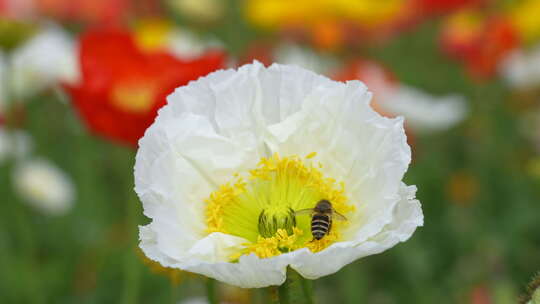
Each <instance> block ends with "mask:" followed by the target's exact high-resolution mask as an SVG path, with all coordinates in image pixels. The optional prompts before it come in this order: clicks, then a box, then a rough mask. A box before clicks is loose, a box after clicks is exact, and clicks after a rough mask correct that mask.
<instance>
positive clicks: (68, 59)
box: [11, 25, 79, 97]
mask: <svg viewBox="0 0 540 304" xmlns="http://www.w3.org/2000/svg"><path fill="white" fill-rule="evenodd" d="M11 59H12V66H11V71H12V73H11V75H12V79H11V88H12V90H13V93H14V94H15V96H18V97H23V96H27V95H29V94H31V93H34V92H36V91H37V90H40V89H43V88H45V87H47V86H50V85H53V84H56V83H58V82H61V81H62V82H67V83H73V82H76V81H77V79H78V77H79V76H78V64H77V56H76V48H75V45H74V42H73V41H72V39H71V38H70V37H69V36H68V34H67V33H66V32H64V31H63V30H62V29H61V28H60V27H58V26H55V25H49V26H47V27H46V28H45V29H44V30H42V31H41V32H40V33H38V34H37V35H36V36H34V37H32V38H31V39H30V40H29V41H28V42H26V43H25V44H24V45H22V46H20V47H19V48H17V49H16V50H14V52H13V56H12V58H11Z"/></svg>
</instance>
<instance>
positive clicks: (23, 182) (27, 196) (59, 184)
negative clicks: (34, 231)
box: [13, 159, 75, 215]
mask: <svg viewBox="0 0 540 304" xmlns="http://www.w3.org/2000/svg"><path fill="white" fill-rule="evenodd" d="M13 185H14V186H15V190H16V191H17V193H18V194H19V195H20V196H21V197H22V198H23V199H24V200H25V201H27V202H28V203H29V204H31V205H33V206H34V207H36V208H38V209H40V210H42V211H43V212H45V213H48V214H52V215H62V214H65V213H66V212H68V211H69V210H70V209H71V207H72V205H73V200H74V198H75V188H74V186H73V184H72V182H71V180H70V179H69V177H68V176H67V175H66V174H65V173H64V172H62V171H61V170H60V169H59V168H57V167H55V166H54V165H53V164H52V163H50V162H48V161H46V160H43V159H34V160H28V161H22V162H20V163H19V164H18V165H17V166H16V167H15V169H14V171H13Z"/></svg>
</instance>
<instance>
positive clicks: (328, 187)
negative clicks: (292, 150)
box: [205, 153, 354, 260]
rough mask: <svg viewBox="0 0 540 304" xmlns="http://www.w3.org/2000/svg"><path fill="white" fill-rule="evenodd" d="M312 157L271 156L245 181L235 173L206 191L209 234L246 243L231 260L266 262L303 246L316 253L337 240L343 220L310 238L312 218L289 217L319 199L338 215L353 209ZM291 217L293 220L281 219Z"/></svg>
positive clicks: (311, 155) (309, 206)
mask: <svg viewBox="0 0 540 304" xmlns="http://www.w3.org/2000/svg"><path fill="white" fill-rule="evenodd" d="M315 155H316V153H310V154H309V155H307V156H306V157H305V158H301V157H299V156H289V157H280V156H279V155H278V154H274V155H273V156H272V157H268V158H262V159H261V161H260V162H259V164H258V166H257V168H255V169H253V170H251V171H250V172H249V174H248V175H247V176H246V179H245V180H244V178H242V177H241V176H240V175H239V174H236V175H235V177H234V180H233V182H231V183H227V184H224V185H222V186H220V187H219V189H218V190H217V191H214V192H213V193H211V195H210V197H209V198H208V199H207V200H206V201H205V202H206V204H207V205H206V219H207V225H208V232H209V233H211V232H223V233H228V234H232V235H235V236H239V237H242V238H245V239H246V240H248V243H247V244H245V249H244V250H242V251H241V252H238V253H237V254H235V255H234V256H233V257H232V259H233V260H235V259H237V258H238V257H240V256H241V255H243V254H249V253H255V254H256V255H257V256H259V257H261V258H268V257H272V256H276V255H279V254H281V253H285V252H289V251H293V250H296V249H299V248H303V247H307V248H309V249H310V250H311V251H313V252H317V251H320V250H323V249H324V248H326V247H328V246H329V245H331V244H332V243H333V242H335V241H337V240H339V238H340V233H339V231H340V229H341V228H342V227H343V226H344V225H346V222H339V221H334V222H333V224H332V228H331V231H330V233H329V234H328V235H326V236H325V237H324V238H322V239H321V240H313V237H312V235H311V225H310V223H311V217H309V216H294V211H297V210H302V209H309V208H313V207H314V206H315V205H316V204H317V202H318V201H320V200H321V199H327V200H329V201H330V202H332V206H333V208H334V209H335V210H336V211H338V212H339V213H342V214H347V213H349V212H352V211H353V210H354V207H353V206H351V205H348V204H346V201H347V198H346V197H345V194H344V187H345V185H344V184H343V183H336V181H335V180H334V179H332V178H328V177H324V175H323V174H322V172H321V170H320V168H322V165H321V164H320V163H314V162H313V161H312V160H311V159H312V158H313V157H315ZM291 214H293V217H294V221H291V220H287V218H285V217H286V216H289V217H290V216H291ZM267 223H268V224H267ZM261 225H262V226H261ZM265 225H267V226H265ZM292 225H294V227H292ZM261 228H267V229H263V230H261ZM268 231H275V234H274V235H273V236H271V235H272V233H273V232H270V233H268ZM261 232H262V233H261Z"/></svg>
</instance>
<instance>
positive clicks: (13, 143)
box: [0, 126, 34, 164]
mask: <svg viewBox="0 0 540 304" xmlns="http://www.w3.org/2000/svg"><path fill="white" fill-rule="evenodd" d="M33 146H34V143H33V141H32V138H31V137H30V135H28V133H26V132H24V131H19V130H15V131H8V130H6V129H5V128H4V127H2V126H0V164H2V163H3V162H4V161H6V160H7V159H8V158H11V159H14V160H21V159H25V158H27V157H28V156H29V155H30V152H31V151H32V149H33Z"/></svg>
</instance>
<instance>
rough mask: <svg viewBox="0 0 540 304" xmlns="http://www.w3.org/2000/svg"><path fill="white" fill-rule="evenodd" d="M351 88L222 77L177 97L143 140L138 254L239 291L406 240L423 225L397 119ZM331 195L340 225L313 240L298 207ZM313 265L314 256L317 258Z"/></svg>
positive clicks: (270, 74)
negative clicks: (143, 219) (407, 182)
mask: <svg viewBox="0 0 540 304" xmlns="http://www.w3.org/2000/svg"><path fill="white" fill-rule="evenodd" d="M370 99H371V93H369V92H368V91H367V88H366V87H365V86H364V85H363V84H362V83H360V82H358V81H350V82H347V83H341V82H336V81H332V80H330V79H328V78H325V77H322V76H319V75H317V74H314V73H312V72H309V71H307V70H304V69H302V68H299V67H295V66H287V65H277V64H275V65H272V66H271V67H269V68H265V67H264V66H262V65H261V64H260V63H257V62H256V63H254V64H249V65H245V66H242V67H241V68H239V69H238V70H221V71H217V72H215V73H212V74H210V75H208V76H206V77H203V78H200V79H199V80H197V81H194V82H191V83H190V84H189V85H187V86H184V87H181V88H178V89H177V90H176V91H175V92H174V93H173V94H172V95H170V96H169V97H168V104H167V105H166V106H164V107H163V108H161V110H160V111H159V115H158V117H157V118H156V120H155V122H154V124H153V125H152V126H151V127H150V128H149V129H147V131H146V134H145V136H144V137H143V138H142V139H141V140H140V142H139V150H138V151H137V156H136V164H135V191H136V192H137V194H138V195H139V198H140V199H141V200H142V202H143V206H144V213H145V215H146V216H147V217H149V218H151V219H152V222H151V223H150V224H148V225H146V226H141V227H140V240H141V243H140V247H141V248H142V250H143V251H144V253H145V254H146V255H147V256H148V257H149V258H150V259H152V260H155V261H158V262H160V263H161V264H162V265H163V266H166V267H173V268H179V269H183V270H186V271H190V272H195V273H199V274H203V275H206V276H209V277H212V278H215V279H218V280H220V281H223V282H226V283H228V284H231V285H236V286H240V287H249V288H251V287H264V286H269V285H279V284H282V283H283V282H284V280H285V278H286V268H287V266H290V267H291V268H293V269H295V270H296V271H297V272H299V273H300V274H301V275H302V276H304V277H306V278H308V279H316V278H318V277H321V276H325V275H329V274H332V273H335V272H336V271H338V270H339V269H341V268H342V267H343V266H345V265H347V264H349V263H351V262H352V261H354V260H356V259H359V258H362V257H365V256H368V255H372V254H376V253H380V252H382V251H384V250H386V249H388V248H390V247H392V246H394V245H396V244H397V243H399V242H403V241H405V240H407V239H408V238H409V237H410V236H411V235H412V233H413V232H414V231H415V229H416V227H418V226H421V225H422V224H423V215H422V210H421V207H420V203H419V202H418V201H417V200H416V199H415V192H416V187H414V186H406V185H405V184H404V183H403V182H402V178H403V176H404V174H405V172H406V171H407V167H408V165H409V163H410V160H411V155H410V148H409V146H408V145H407V142H406V137H405V132H404V129H403V120H402V119H401V118H395V119H390V118H385V117H382V116H381V115H379V114H377V113H376V112H375V111H373V109H372V108H371V107H370V106H369V101H370ZM321 199H328V200H329V201H330V202H331V203H332V206H333V207H334V209H335V210H336V211H337V212H339V213H341V214H343V215H345V216H346V217H347V219H348V220H346V221H338V220H335V221H334V222H333V224H332V228H331V230H330V232H329V234H327V235H326V236H324V237H323V238H322V239H320V240H313V236H312V234H311V226H310V221H311V218H310V216H306V215H303V216H301V215H295V212H294V211H296V210H300V209H304V208H313V207H314V206H315V204H317V202H318V201H319V200H321ZM321 261H324V262H323V263H321Z"/></svg>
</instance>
